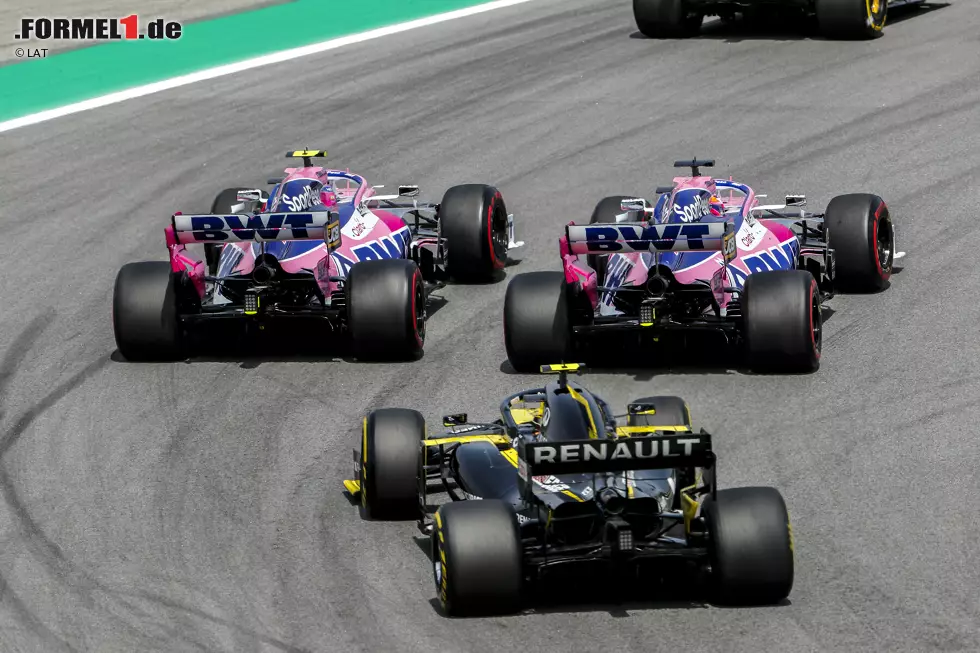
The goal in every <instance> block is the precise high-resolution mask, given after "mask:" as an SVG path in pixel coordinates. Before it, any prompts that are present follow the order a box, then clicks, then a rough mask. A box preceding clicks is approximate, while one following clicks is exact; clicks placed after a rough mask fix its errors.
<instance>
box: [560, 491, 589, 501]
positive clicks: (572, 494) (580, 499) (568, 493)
mask: <svg viewBox="0 0 980 653" xmlns="http://www.w3.org/2000/svg"><path fill="white" fill-rule="evenodd" d="M561 493H562V494H564V495H565V496H567V497H572V498H573V499H575V500H576V501H578V502H579V503H581V502H583V501H585V499H583V498H582V497H580V496H579V495H577V494H575V493H574V492H572V491H571V490H562V491H561Z"/></svg>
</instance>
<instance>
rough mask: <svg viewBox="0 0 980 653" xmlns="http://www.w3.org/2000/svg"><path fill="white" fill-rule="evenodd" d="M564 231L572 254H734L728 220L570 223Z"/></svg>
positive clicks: (727, 258) (726, 257)
mask: <svg viewBox="0 0 980 653" xmlns="http://www.w3.org/2000/svg"><path fill="white" fill-rule="evenodd" d="M565 235H566V237H567V240H568V247H569V251H570V252H571V253H572V254H611V253H615V252H650V251H653V252H687V251H716V252H717V251H720V252H724V253H725V260H726V261H730V260H732V259H733V258H735V227H734V225H733V224H732V223H731V222H689V223H684V224H649V223H645V222H634V223H617V224H590V225H574V224H570V225H567V226H566V227H565Z"/></svg>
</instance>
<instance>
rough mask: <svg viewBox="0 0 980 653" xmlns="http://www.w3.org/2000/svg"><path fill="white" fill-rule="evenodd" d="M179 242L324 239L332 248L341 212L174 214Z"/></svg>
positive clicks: (336, 238)
mask: <svg viewBox="0 0 980 653" xmlns="http://www.w3.org/2000/svg"><path fill="white" fill-rule="evenodd" d="M172 224H173V229H174V236H175V237H176V239H177V242H178V243H181V244H185V245H186V244H191V243H238V242H252V241H255V242H266V241H279V240H321V239H322V240H323V241H324V242H325V243H326V244H327V247H328V248H329V249H331V250H333V249H336V248H337V247H339V246H340V214H339V213H334V212H332V211H331V212H327V211H317V212H311V213H256V214H247V213H244V214H239V215H216V214H215V215H174V216H173V218H172Z"/></svg>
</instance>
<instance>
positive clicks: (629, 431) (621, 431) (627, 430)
mask: <svg viewBox="0 0 980 653" xmlns="http://www.w3.org/2000/svg"><path fill="white" fill-rule="evenodd" d="M665 431H673V432H676V433H690V432H691V427H689V426H683V425H680V424H674V425H671V426H660V425H659V424H658V425H657V426H647V425H643V426H617V427H616V437H619V438H628V437H630V436H633V435H643V434H645V433H646V434H650V433H662V432H665Z"/></svg>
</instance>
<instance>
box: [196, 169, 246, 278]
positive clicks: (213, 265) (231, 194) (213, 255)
mask: <svg viewBox="0 0 980 653" xmlns="http://www.w3.org/2000/svg"><path fill="white" fill-rule="evenodd" d="M240 190H249V189H248V188H226V189H224V190H223V191H221V192H220V193H218V195H217V196H216V197H215V198H214V201H213V202H212V203H211V213H216V214H219V215H235V214H236V213H243V210H242V208H241V205H242V203H241V202H239V201H238V191H240ZM221 248H222V246H221V245H215V244H213V243H205V244H204V261H205V263H206V264H207V266H208V274H210V275H211V276H214V275H216V274H217V273H218V262H219V261H220V260H221Z"/></svg>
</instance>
